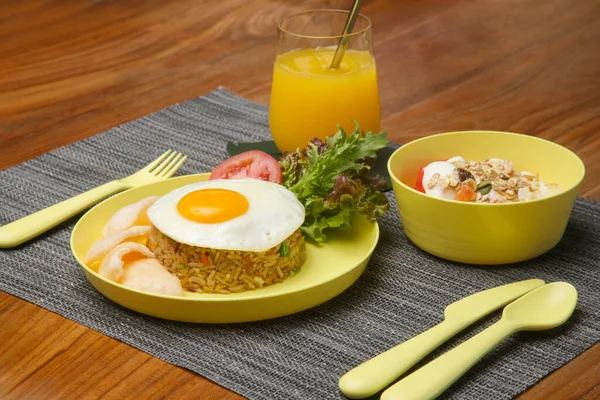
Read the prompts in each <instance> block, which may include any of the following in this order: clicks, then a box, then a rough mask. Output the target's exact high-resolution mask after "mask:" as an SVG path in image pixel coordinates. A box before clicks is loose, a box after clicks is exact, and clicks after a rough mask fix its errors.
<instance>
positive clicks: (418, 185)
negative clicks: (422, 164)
mask: <svg viewBox="0 0 600 400" xmlns="http://www.w3.org/2000/svg"><path fill="white" fill-rule="evenodd" d="M423 175H425V168H421V169H420V170H419V175H418V176H417V183H415V190H418V191H419V192H422V193H425V187H424V186H423Z"/></svg>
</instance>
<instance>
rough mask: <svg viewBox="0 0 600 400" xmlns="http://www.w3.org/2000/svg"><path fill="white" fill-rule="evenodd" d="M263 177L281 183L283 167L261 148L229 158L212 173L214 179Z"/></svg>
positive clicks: (265, 179) (264, 179) (211, 176)
mask: <svg viewBox="0 0 600 400" xmlns="http://www.w3.org/2000/svg"><path fill="white" fill-rule="evenodd" d="M244 178H254V179H262V180H263V181H267V182H274V183H281V178H282V175H281V167H280V166H279V163H278V162H277V160H276V159H274V158H273V157H271V156H270V155H268V154H267V153H265V152H263V151H260V150H250V151H246V152H244V153H240V154H237V155H235V156H233V157H230V158H228V159H227V160H225V161H223V162H222V163H221V164H219V165H218V166H217V167H216V168H215V169H214V170H213V172H212V174H210V178H208V179H209V180H212V179H244Z"/></svg>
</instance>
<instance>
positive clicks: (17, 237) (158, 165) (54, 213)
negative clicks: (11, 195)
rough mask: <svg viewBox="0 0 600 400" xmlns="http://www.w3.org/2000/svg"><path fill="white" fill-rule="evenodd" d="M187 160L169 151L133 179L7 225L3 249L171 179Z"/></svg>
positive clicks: (0, 239) (0, 242)
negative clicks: (106, 201)
mask: <svg viewBox="0 0 600 400" xmlns="http://www.w3.org/2000/svg"><path fill="white" fill-rule="evenodd" d="M186 158H187V156H184V155H183V154H181V153H177V152H173V151H171V150H168V151H166V152H165V153H164V154H163V155H161V156H160V157H158V158H157V159H156V160H154V161H153V162H152V163H150V164H149V165H148V166H146V167H145V168H143V169H141V170H139V171H138V172H136V173H135V174H133V175H130V176H128V177H126V178H122V179H118V180H116V181H112V182H108V183H106V184H104V185H102V186H99V187H97V188H95V189H92V190H89V191H87V192H85V193H82V194H80V195H77V196H75V197H72V198H70V199H68V200H65V201H63V202H61V203H58V204H55V205H53V206H50V207H48V208H45V209H43V210H40V211H38V212H36V213H33V214H31V215H28V216H26V217H23V218H21V219H19V220H16V221H14V222H11V223H10V224H7V225H4V226H2V227H0V248H9V247H15V246H18V245H20V244H21V243H25V242H26V241H28V240H31V239H33V238H34V237H37V236H39V235H41V234H42V233H44V232H46V231H47V230H49V229H51V228H53V227H55V226H56V225H58V224H60V223H61V222H63V221H66V220H67V219H69V218H71V217H72V216H74V215H76V214H78V213H80V212H81V211H83V210H85V209H86V208H88V207H90V206H92V205H94V204H95V203H97V202H99V201H100V200H103V199H105V198H107V197H108V196H110V195H113V194H115V193H117V192H121V191H123V190H126V189H131V188H133V187H137V186H142V185H146V184H149V183H154V182H159V181H162V180H165V179H168V178H170V177H171V176H173V174H174V173H175V172H177V170H178V169H179V167H181V164H183V162H184V161H185V159H186Z"/></svg>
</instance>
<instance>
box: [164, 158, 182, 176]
mask: <svg viewBox="0 0 600 400" xmlns="http://www.w3.org/2000/svg"><path fill="white" fill-rule="evenodd" d="M180 155H181V154H180ZM186 159H187V156H183V158H181V159H180V160H179V162H178V163H177V164H175V165H173V166H170V167H169V168H165V171H163V172H162V173H161V174H160V176H162V177H165V178H170V177H171V176H173V174H174V173H175V172H177V170H178V169H179V167H181V164H183V162H184V161H185V160H186Z"/></svg>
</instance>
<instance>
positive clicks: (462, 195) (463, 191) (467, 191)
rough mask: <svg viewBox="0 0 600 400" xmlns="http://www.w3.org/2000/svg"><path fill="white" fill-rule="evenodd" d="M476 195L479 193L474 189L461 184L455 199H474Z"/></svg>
mask: <svg viewBox="0 0 600 400" xmlns="http://www.w3.org/2000/svg"><path fill="white" fill-rule="evenodd" d="M476 197H477V194H476V193H475V191H474V190H473V189H471V188H470V187H469V186H467V185H461V187H460V189H459V190H458V192H457V193H456V197H455V198H454V199H455V200H458V201H473V200H475V198H476Z"/></svg>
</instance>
